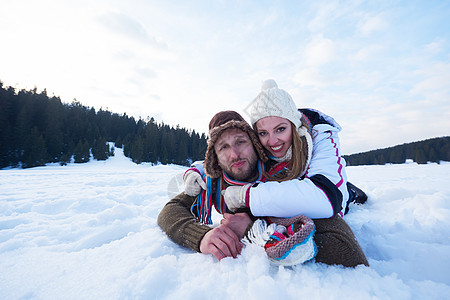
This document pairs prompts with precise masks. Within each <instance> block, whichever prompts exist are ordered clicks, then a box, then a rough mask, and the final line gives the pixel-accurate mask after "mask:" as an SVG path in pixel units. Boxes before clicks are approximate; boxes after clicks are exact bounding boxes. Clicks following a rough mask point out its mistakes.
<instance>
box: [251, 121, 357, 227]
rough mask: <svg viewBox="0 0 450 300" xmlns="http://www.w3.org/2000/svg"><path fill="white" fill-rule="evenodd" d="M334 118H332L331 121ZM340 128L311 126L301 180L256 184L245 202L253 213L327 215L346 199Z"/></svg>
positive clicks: (340, 205)
mask: <svg viewBox="0 0 450 300" xmlns="http://www.w3.org/2000/svg"><path fill="white" fill-rule="evenodd" d="M333 121H334V120H333ZM339 131H340V127H339V125H338V124H337V123H335V126H331V125H329V124H318V125H316V126H314V127H313V152H312V158H311V162H310V165H309V167H308V168H307V172H306V175H305V177H304V179H293V180H290V181H284V182H275V181H270V182H266V183H260V184H258V185H257V186H255V187H252V188H251V189H250V198H249V205H250V210H251V212H252V213H253V215H255V216H276V217H292V216H295V215H299V214H302V215H306V216H308V217H310V218H313V219H316V218H330V217H332V216H334V215H335V214H337V213H339V212H340V211H341V210H342V208H345V205H346V203H347V200H348V191H347V175H346V173H345V165H346V163H345V160H344V159H343V158H341V153H340V146H339V138H338V135H337V133H338V132H339Z"/></svg>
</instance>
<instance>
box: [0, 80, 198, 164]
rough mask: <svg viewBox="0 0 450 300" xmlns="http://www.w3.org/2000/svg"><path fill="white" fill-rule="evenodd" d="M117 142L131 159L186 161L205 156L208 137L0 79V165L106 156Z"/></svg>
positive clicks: (79, 160) (65, 161) (152, 161)
mask: <svg viewBox="0 0 450 300" xmlns="http://www.w3.org/2000/svg"><path fill="white" fill-rule="evenodd" d="M107 142H114V143H115V145H116V147H120V148H122V147H123V150H124V153H125V155H126V156H127V157H130V158H131V159H132V160H133V161H134V162H135V163H141V162H151V163H158V162H160V163H163V164H167V163H174V164H180V165H189V164H190V163H191V162H192V161H195V160H200V159H203V158H204V157H205V150H206V136H205V134H204V133H202V134H200V133H197V132H195V130H192V131H191V130H187V129H185V128H180V127H179V126H176V127H172V126H169V125H167V124H164V123H157V122H156V121H155V119H154V118H148V119H147V120H142V119H139V120H136V119H135V118H133V117H130V116H127V114H125V113H124V114H123V115H119V114H117V113H111V112H109V111H107V110H103V109H100V110H98V111H96V110H95V109H94V108H90V107H86V106H84V105H82V104H81V103H80V102H78V101H76V100H74V101H73V102H72V103H70V104H66V103H62V102H61V99H60V98H59V97H55V96H53V97H49V96H48V95H47V92H46V90H44V91H42V92H39V93H38V92H37V89H36V88H35V89H33V90H20V91H16V89H14V88H13V87H6V86H4V85H3V82H1V81H0V168H6V167H22V168H29V167H36V166H42V165H45V164H46V163H60V164H61V165H65V164H67V163H69V162H72V161H73V162H75V163H84V162H88V161H89V160H90V159H91V157H93V158H94V159H97V160H106V159H107V158H108V157H109V156H111V155H114V149H113V148H110V147H109V144H108V143H107Z"/></svg>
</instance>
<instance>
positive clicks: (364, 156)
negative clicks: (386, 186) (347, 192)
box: [343, 136, 450, 166]
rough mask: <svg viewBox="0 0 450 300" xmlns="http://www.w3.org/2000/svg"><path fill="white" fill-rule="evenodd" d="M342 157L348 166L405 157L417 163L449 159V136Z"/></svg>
mask: <svg viewBox="0 0 450 300" xmlns="http://www.w3.org/2000/svg"><path fill="white" fill-rule="evenodd" d="M343 157H344V158H345V160H346V161H347V165H348V166H359V165H384V164H387V163H390V164H402V163H405V161H406V160H407V159H412V160H413V161H415V162H416V163H418V164H426V163H427V162H437V163H439V162H440V161H450V137H449V136H446V137H439V138H433V139H428V140H424V141H419V142H413V143H408V144H402V145H398V146H394V147H389V148H384V149H378V150H372V151H368V152H363V153H356V154H351V155H344V156H343Z"/></svg>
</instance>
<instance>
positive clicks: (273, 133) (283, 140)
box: [256, 116, 292, 157]
mask: <svg viewBox="0 0 450 300" xmlns="http://www.w3.org/2000/svg"><path fill="white" fill-rule="evenodd" d="M256 129H257V134H258V137H259V140H260V141H261V144H262V145H263V146H264V148H266V149H267V150H268V151H269V152H270V153H271V154H272V155H273V156H275V157H283V156H284V155H285V154H286V152H287V151H288V149H289V147H290V146H291V144H292V127H291V122H290V121H289V120H287V119H285V118H281V117H273V116H272V117H265V118H262V119H260V120H258V121H257V122H256Z"/></svg>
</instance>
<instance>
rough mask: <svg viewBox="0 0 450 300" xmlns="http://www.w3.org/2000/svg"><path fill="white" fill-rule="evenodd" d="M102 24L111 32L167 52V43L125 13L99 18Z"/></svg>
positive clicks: (111, 13)
mask: <svg viewBox="0 0 450 300" xmlns="http://www.w3.org/2000/svg"><path fill="white" fill-rule="evenodd" d="M98 20H99V21H100V23H102V24H103V25H104V26H106V28H107V29H109V30H110V31H112V32H114V33H117V34H121V35H124V36H126V37H129V38H133V39H135V40H138V41H140V42H143V43H146V44H150V45H152V46H153V47H155V48H157V49H160V50H167V49H168V46H167V44H166V43H164V42H162V41H160V40H158V39H157V38H155V37H153V36H150V35H149V33H148V32H147V29H146V28H145V27H144V26H143V25H142V23H140V22H139V21H136V20H134V19H133V18H131V17H129V16H127V15H125V14H123V13H114V12H110V13H106V14H103V15H101V16H99V17H98Z"/></svg>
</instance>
